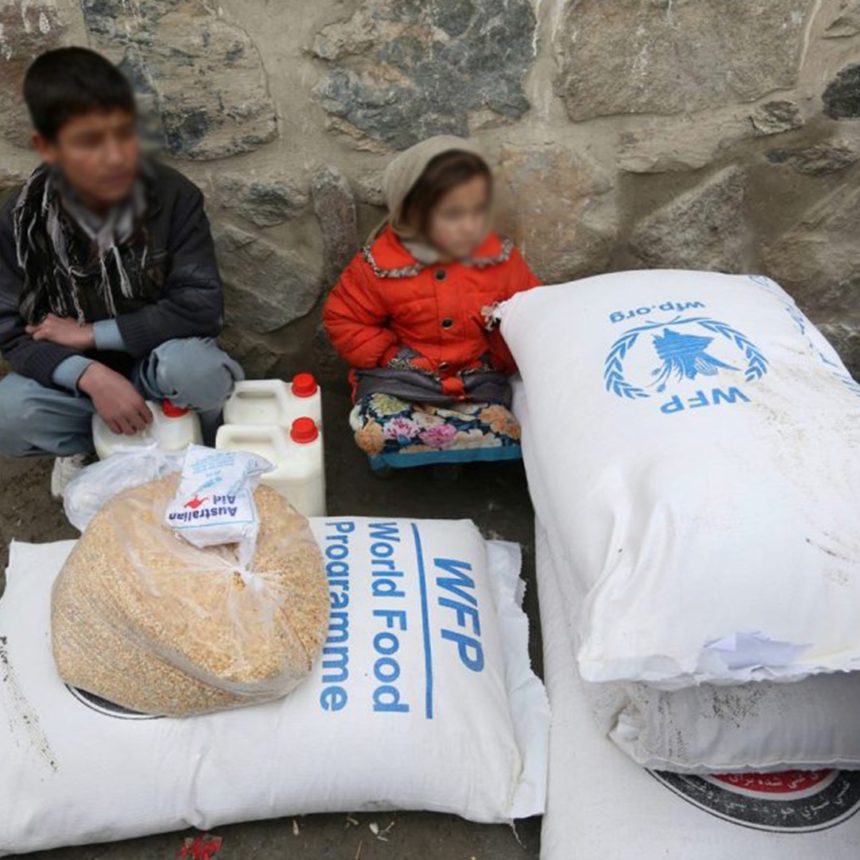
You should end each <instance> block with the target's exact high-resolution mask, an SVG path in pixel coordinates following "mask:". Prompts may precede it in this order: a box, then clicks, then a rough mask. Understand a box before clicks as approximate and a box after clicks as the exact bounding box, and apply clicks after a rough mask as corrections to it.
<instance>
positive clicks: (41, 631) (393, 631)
mask: <svg viewBox="0 0 860 860" xmlns="http://www.w3.org/2000/svg"><path fill="white" fill-rule="evenodd" d="M374 522H375V521H373V520H368V519H361V518H358V519H355V518H334V519H326V520H316V521H313V522H312V525H313V528H314V532H315V534H316V536H317V539H318V541H319V542H320V545H321V547H322V548H323V549H324V553H325V555H326V559H327V562H328V569H327V573H328V577H329V583H330V587H331V594H332V604H333V610H332V626H331V628H330V638H329V641H328V643H327V645H326V652H325V654H324V656H323V661H322V663H321V664H320V665H318V666H317V667H316V669H315V670H314V673H313V674H312V675H311V677H310V678H309V679H308V680H307V681H305V682H304V683H303V684H302V685H301V686H300V687H299V688H298V689H297V690H296V691H295V692H293V693H292V694H291V695H289V696H288V697H287V698H286V699H283V700H282V701H279V702H272V703H269V704H266V705H261V706H257V707H251V708H245V709H241V710H236V711H230V712H224V713H219V714H211V715H208V716H204V717H195V718H188V719H184V720H182V719H180V720H177V719H166V718H162V719H153V718H149V717H147V716H146V715H139V714H133V713H128V712H123V711H121V710H118V709H116V708H115V707H112V706H110V705H109V704H107V703H104V702H101V701H99V700H95V699H93V698H91V697H87V696H85V695H82V694H80V693H77V692H75V691H72V690H69V689H67V688H66V687H65V686H64V685H63V684H62V682H61V681H60V679H59V678H58V676H57V673H56V670H55V668H54V663H53V659H52V656H51V648H50V641H49V630H50V626H49V625H50V618H49V610H50V605H49V604H50V589H51V583H52V582H53V580H54V578H55V577H56V574H57V572H58V571H59V569H60V567H61V566H62V564H63V562H64V560H65V557H66V555H67V554H68V552H69V551H70V549H71V547H72V545H73V544H72V543H71V542H64V543H56V544H46V545H41V546H35V545H29V544H20V543H16V544H13V546H12V555H11V563H10V567H9V571H8V586H7V591H6V594H5V595H4V596H3V599H2V601H0V661H2V667H0V668H2V671H0V762H2V768H0V810H2V814H0V854H5V853H9V852H26V851H35V850H38V849H43V848H49V847H52V846H58V845H69V844H79V843H90V842H99V841H112V840H116V839H124V838H128V837H133V836H138V835H143V834H147V833H155V832H160V831H167V830H173V829H180V828H185V827H188V826H193V827H198V828H201V829H210V828H212V827H215V826H217V825H220V824H224V823H227V822H232V821H244V820H252V819H261V818H268V817H276V816H283V815H298V814H304V813H311V812H334V811H353V810H354V811H361V810H367V811H370V810H378V809H393V808H399V809H428V810H435V811H442V812H451V813H456V814H459V815H462V816H464V817H467V818H470V819H473V820H475V821H508V820H510V819H512V818H517V817H521V816H528V815H534V814H538V813H540V812H542V811H543V804H544V796H545V782H546V745H547V738H548V726H549V714H548V706H547V703H546V696H545V694H544V690H543V687H542V685H541V683H540V681H539V680H538V679H537V678H536V677H535V676H534V675H533V674H532V672H531V669H530V667H529V662H528V652H527V637H528V626H527V621H526V618H525V615H524V614H523V612H522V610H521V609H520V605H519V598H520V596H521V594H520V592H521V582H520V580H519V577H518V573H519V554H518V550H517V548H516V547H515V546H514V545H511V544H504V543H495V542H489V543H487V542H485V541H483V540H482V539H481V537H480V535H479V533H478V531H477V529H476V528H475V526H474V525H473V524H472V523H470V522H468V521H444V520H439V521H429V520H423V521H416V522H412V521H407V520H386V521H380V522H381V524H376V525H374ZM478 630H480V632H477V631H478Z"/></svg>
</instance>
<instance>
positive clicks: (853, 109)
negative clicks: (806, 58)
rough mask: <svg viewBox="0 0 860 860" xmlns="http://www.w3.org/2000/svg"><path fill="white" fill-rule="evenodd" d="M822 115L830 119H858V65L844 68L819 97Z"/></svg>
mask: <svg viewBox="0 0 860 860" xmlns="http://www.w3.org/2000/svg"><path fill="white" fill-rule="evenodd" d="M821 99H822V101H823V102H824V113H825V114H827V116H829V117H831V118H832V119H857V118H858V117H860V63H855V64H854V65H850V66H845V68H844V69H842V70H841V71H840V72H839V74H838V75H836V77H835V78H834V79H833V80H832V81H831V82H830V83H829V84H828V85H827V88H826V89H825V90H824V94H823V95H822V96H821Z"/></svg>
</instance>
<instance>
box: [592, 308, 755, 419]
mask: <svg viewBox="0 0 860 860" xmlns="http://www.w3.org/2000/svg"><path fill="white" fill-rule="evenodd" d="M634 356H635V357H634ZM631 359H632V360H631ZM767 370H768V363H767V359H766V358H765V357H764V356H763V355H762V353H761V352H760V351H759V349H758V348H757V347H756V345H755V344H754V343H753V342H752V341H751V340H750V339H749V338H748V337H746V335H744V334H743V332H740V331H738V330H737V329H736V328H733V327H732V326H730V325H728V324H727V323H724V322H720V321H719V320H715V319H712V318H710V317H699V316H696V317H683V316H675V317H674V318H672V319H670V320H666V321H660V322H654V321H648V322H645V323H643V324H642V325H639V326H636V327H635V328H631V329H628V330H627V331H626V332H624V334H622V335H621V336H620V337H619V338H618V339H617V340H616V341H615V342H614V343H613V344H612V347H611V348H610V350H609V354H608V355H607V356H606V361H605V362H604V365H603V381H604V383H605V386H606V390H607V391H609V392H610V393H612V394H614V395H616V396H617V397H621V398H626V399H629V400H645V399H648V398H651V397H654V396H657V395H661V394H664V393H666V392H667V391H669V392H670V393H671V390H673V389H677V390H678V391H679V392H683V391H686V392H689V391H690V390H694V395H693V396H692V397H688V398H686V399H684V398H682V397H681V396H680V395H679V394H675V395H673V396H672V397H671V399H670V400H669V401H668V402H667V403H664V404H663V405H661V407H660V409H661V410H662V411H663V412H667V413H671V412H680V411H683V410H684V409H686V408H697V407H701V406H712V405H718V404H719V403H721V402H726V403H736V402H744V401H748V400H749V398H748V397H747V396H746V395H745V394H744V392H743V391H742V390H741V389H740V388H739V387H738V386H739V385H740V384H741V383H742V382H746V383H751V382H755V381H757V380H759V379H761V378H762V376H764V375H765V374H766V373H767ZM704 382H713V383H716V385H717V387H712V388H711V390H710V392H707V391H705V390H703V389H700V388H694V386H699V385H702V384H703V383H704ZM721 386H722V387H721Z"/></svg>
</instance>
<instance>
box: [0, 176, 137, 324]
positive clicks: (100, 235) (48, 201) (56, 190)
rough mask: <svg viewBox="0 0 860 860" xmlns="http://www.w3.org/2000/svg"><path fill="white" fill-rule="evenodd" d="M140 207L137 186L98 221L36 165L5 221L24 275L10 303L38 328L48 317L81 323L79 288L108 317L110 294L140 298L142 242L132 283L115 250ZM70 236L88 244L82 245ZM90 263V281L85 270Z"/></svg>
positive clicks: (133, 226) (111, 304) (127, 235)
mask: <svg viewBox="0 0 860 860" xmlns="http://www.w3.org/2000/svg"><path fill="white" fill-rule="evenodd" d="M145 209H146V191H145V188H144V184H143V181H142V180H139V181H138V182H137V183H136V184H135V188H134V192H133V194H132V196H131V198H130V199H129V200H128V201H127V202H125V203H123V204H121V205H118V206H116V207H114V208H112V209H111V210H110V211H109V212H108V213H107V215H106V216H105V217H104V218H99V217H98V216H96V215H95V214H94V213H92V212H90V211H89V210H87V209H86V208H85V207H84V206H83V205H82V204H81V203H80V202H78V200H77V198H76V196H75V194H74V192H72V191H71V189H69V188H68V187H67V184H66V182H65V181H64V179H63V177H62V174H61V173H60V172H59V171H58V170H56V169H54V168H51V167H50V166H48V165H44V164H43V165H41V166H40V167H38V168H37V169H36V170H35V171H34V172H33V174H32V175H31V176H30V178H29V179H28V180H27V183H26V185H25V186H24V188H23V189H22V190H21V193H20V195H19V197H18V200H17V202H16V204H15V208H14V211H13V215H12V219H13V226H14V232H15V248H16V252H17V257H18V265H19V266H20V267H21V268H22V270H23V271H24V287H23V289H22V291H21V296H20V299H19V303H18V308H19V312H20V314H21V316H22V318H23V319H24V320H26V321H27V322H28V323H38V322H40V321H41V320H42V319H43V318H44V317H45V316H46V314H49V313H53V314H56V315H57V316H59V317H71V318H74V319H77V321H78V322H79V323H81V324H83V323H84V322H86V315H85V311H84V307H83V304H82V297H83V296H84V293H85V290H87V289H93V288H95V289H96V290H97V291H98V293H99V294H100V296H101V299H102V301H103V302H104V306H105V308H106V310H107V313H108V315H109V316H111V317H115V316H116V313H117V310H116V302H115V295H116V293H115V290H116V291H117V292H118V293H119V294H120V295H121V296H123V297H125V298H132V297H135V296H138V295H140V294H141V292H142V290H143V285H142V283H141V280H142V279H141V276H140V273H141V272H143V271H144V268H145V262H146V244H145V243H144V245H143V249H142V251H138V254H139V255H140V259H139V260H138V261H137V262H138V265H136V266H134V271H135V275H134V276H133V277H129V274H128V272H127V271H126V266H125V265H124V263H123V258H122V254H121V250H120V249H121V247H122V246H123V245H125V244H126V243H127V242H129V240H131V239H132V237H133V235H134V233H135V231H136V229H137V227H138V225H139V224H140V219H141V217H142V215H143V213H144V211H145ZM76 232H77V233H79V234H80V233H82V234H83V236H84V237H86V239H87V240H88V241H87V242H83V243H82V242H81V241H80V239H79V236H76V235H75V233H76ZM87 246H89V247H88V248H87ZM94 257H95V258H96V260H97V263H98V277H97V280H95V283H94V277H93V274H92V273H91V271H88V270H90V269H91V268H92V263H93V262H94V259H93V258H94Z"/></svg>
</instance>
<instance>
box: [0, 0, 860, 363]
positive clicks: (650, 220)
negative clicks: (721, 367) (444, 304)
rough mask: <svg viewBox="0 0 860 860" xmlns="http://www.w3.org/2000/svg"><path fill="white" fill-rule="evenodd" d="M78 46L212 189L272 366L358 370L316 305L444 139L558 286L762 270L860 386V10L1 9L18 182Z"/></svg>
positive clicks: (632, 0)
mask: <svg viewBox="0 0 860 860" xmlns="http://www.w3.org/2000/svg"><path fill="white" fill-rule="evenodd" d="M60 44H86V45H90V46H92V47H93V48H96V49H98V50H101V51H103V52H104V53H106V54H107V55H108V56H110V57H112V58H113V59H114V60H116V61H117V62H118V63H120V65H121V66H122V68H123V69H124V70H125V71H126V73H127V74H128V76H129V77H130V79H131V80H132V81H133V83H134V86H135V88H136V90H137V92H138V94H139V98H140V102H141V104H142V105H143V106H144V107H145V108H146V110H147V114H148V117H149V120H148V123H147V133H148V134H149V135H150V136H151V137H152V138H153V140H155V141H157V142H158V143H159V145H160V146H161V149H162V151H163V152H164V153H165V154H166V156H167V157H168V159H169V160H170V161H171V162H172V163H174V164H175V165H176V166H178V167H179V168H180V169H182V170H184V171H185V172H186V173H188V174H189V175H190V176H191V177H192V178H193V179H194V180H195V181H196V182H198V183H199V184H200V185H201V186H202V187H203V189H204V190H205V192H206V194H207V199H208V211H209V215H210V218H211V220H212V223H213V228H214V231H215V235H216V240H217V244H218V249H219V254H220V261H221V266H222V270H223V274H224V278H225V281H226V284H227V311H228V323H229V325H228V328H227V330H226V332H225V341H226V343H227V345H228V346H229V347H230V348H231V349H232V350H233V351H234V352H235V353H236V355H237V356H238V357H239V358H240V359H241V360H243V361H244V362H245V364H246V365H247V367H248V369H249V371H250V372H251V373H253V374H256V375H262V374H278V373H281V374H290V373H292V372H293V371H295V370H297V369H299V368H301V367H312V368H314V369H316V370H317V371H318V372H322V373H323V375H324V376H327V377H329V378H335V377H336V376H338V375H339V374H340V372H341V369H340V368H339V367H338V365H337V362H336V361H335V360H334V359H333V356H332V355H331V353H330V351H329V349H328V346H327V344H326V341H325V338H324V337H323V336H321V333H320V330H319V307H320V303H321V299H322V298H323V296H324V294H325V292H326V291H327V290H328V289H329V288H330V286H331V285H332V283H333V281H334V279H335V278H336V275H337V272H338V271H339V269H340V268H341V267H342V266H343V265H344V263H345V262H346V261H347V260H348V259H349V257H350V255H351V254H352V253H354V251H355V250H356V249H357V247H358V245H359V243H360V241H361V239H362V237H363V236H364V235H365V234H366V233H367V232H368V230H369V229H370V228H371V227H372V226H373V225H374V224H375V223H376V222H377V221H378V220H379V219H380V217H381V216H382V214H383V210H382V209H381V207H380V203H381V199H380V191H379V178H380V171H381V169H382V167H383V166H384V164H385V163H386V161H387V159H388V157H389V156H390V153H392V152H393V151H396V150H399V149H402V148H404V147H406V146H409V145H410V144H411V143H413V142H415V141H417V140H419V139H421V138H422V137H425V136H427V135H431V134H435V133H439V132H454V133H457V134H474V135H476V136H477V137H478V138H480V139H481V140H482V141H483V142H484V143H485V144H486V146H487V148H488V150H489V152H490V153H491V154H492V157H493V159H494V161H495V163H496V165H497V166H498V169H499V188H500V191H501V196H502V198H503V199H502V211H501V221H502V224H501V226H502V227H503V229H504V230H505V231H506V232H508V233H509V234H510V235H512V236H513V237H514V238H515V239H516V240H517V241H518V242H519V243H520V244H521V246H522V248H523V250H524V252H525V254H526V255H527V257H528V258H529V260H530V262H531V263H532V265H533V267H534V268H535V270H536V271H537V272H538V273H539V274H540V275H541V276H542V277H543V278H544V279H546V280H547V281H559V280H565V279H570V278H576V277H580V276H583V275H586V274H590V273H594V272H600V271H604V270H608V269H620V268H630V267H642V266H650V267H667V266H674V267H690V268H713V269H720V270H724V271H731V272H736V271H744V272H753V271H757V272H765V273H767V274H770V275H772V276H773V277H774V278H776V279H777V280H779V281H780V282H781V283H782V284H783V285H785V286H786V287H787V288H788V289H789V290H790V291H791V292H792V293H793V294H794V295H795V296H796V297H797V299H798V300H799V301H800V302H801V304H802V305H803V306H804V308H805V309H806V310H807V312H808V313H809V314H810V315H811V316H812V317H813V318H814V319H815V320H816V321H817V322H818V323H819V324H820V325H821V327H822V328H823V330H824V331H825V332H826V333H827V335H828V336H829V337H830V338H831V339H832V340H833V341H834V343H835V344H836V346H837V347H838V349H839V350H840V351H841V353H842V355H843V356H844V357H845V359H846V360H847V361H848V362H849V364H850V365H851V366H852V368H853V370H854V371H855V373H857V372H860V165H858V163H857V162H858V160H860V0H318V2H314V3H309V2H306V0H302V2H299V0H221V2H220V4H219V3H218V0H0V116H2V117H3V120H2V126H0V190H2V189H3V188H6V189H8V188H11V187H12V186H13V185H14V183H15V182H17V181H19V180H20V179H21V178H23V176H25V175H26V173H27V172H28V171H29V170H30V168H31V167H32V165H33V161H32V156H31V155H30V154H29V153H28V151H27V150H26V148H25V146H26V139H27V122H26V115H25V113H24V111H23V109H22V106H21V104H20V101H19V97H18V91H19V87H20V81H21V76H22V74H23V71H24V69H25V68H26V65H27V63H28V61H29V60H30V58H31V57H32V56H33V55H34V54H35V53H37V52H39V51H41V50H43V49H45V48H48V47H51V46H55V45H60Z"/></svg>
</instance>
